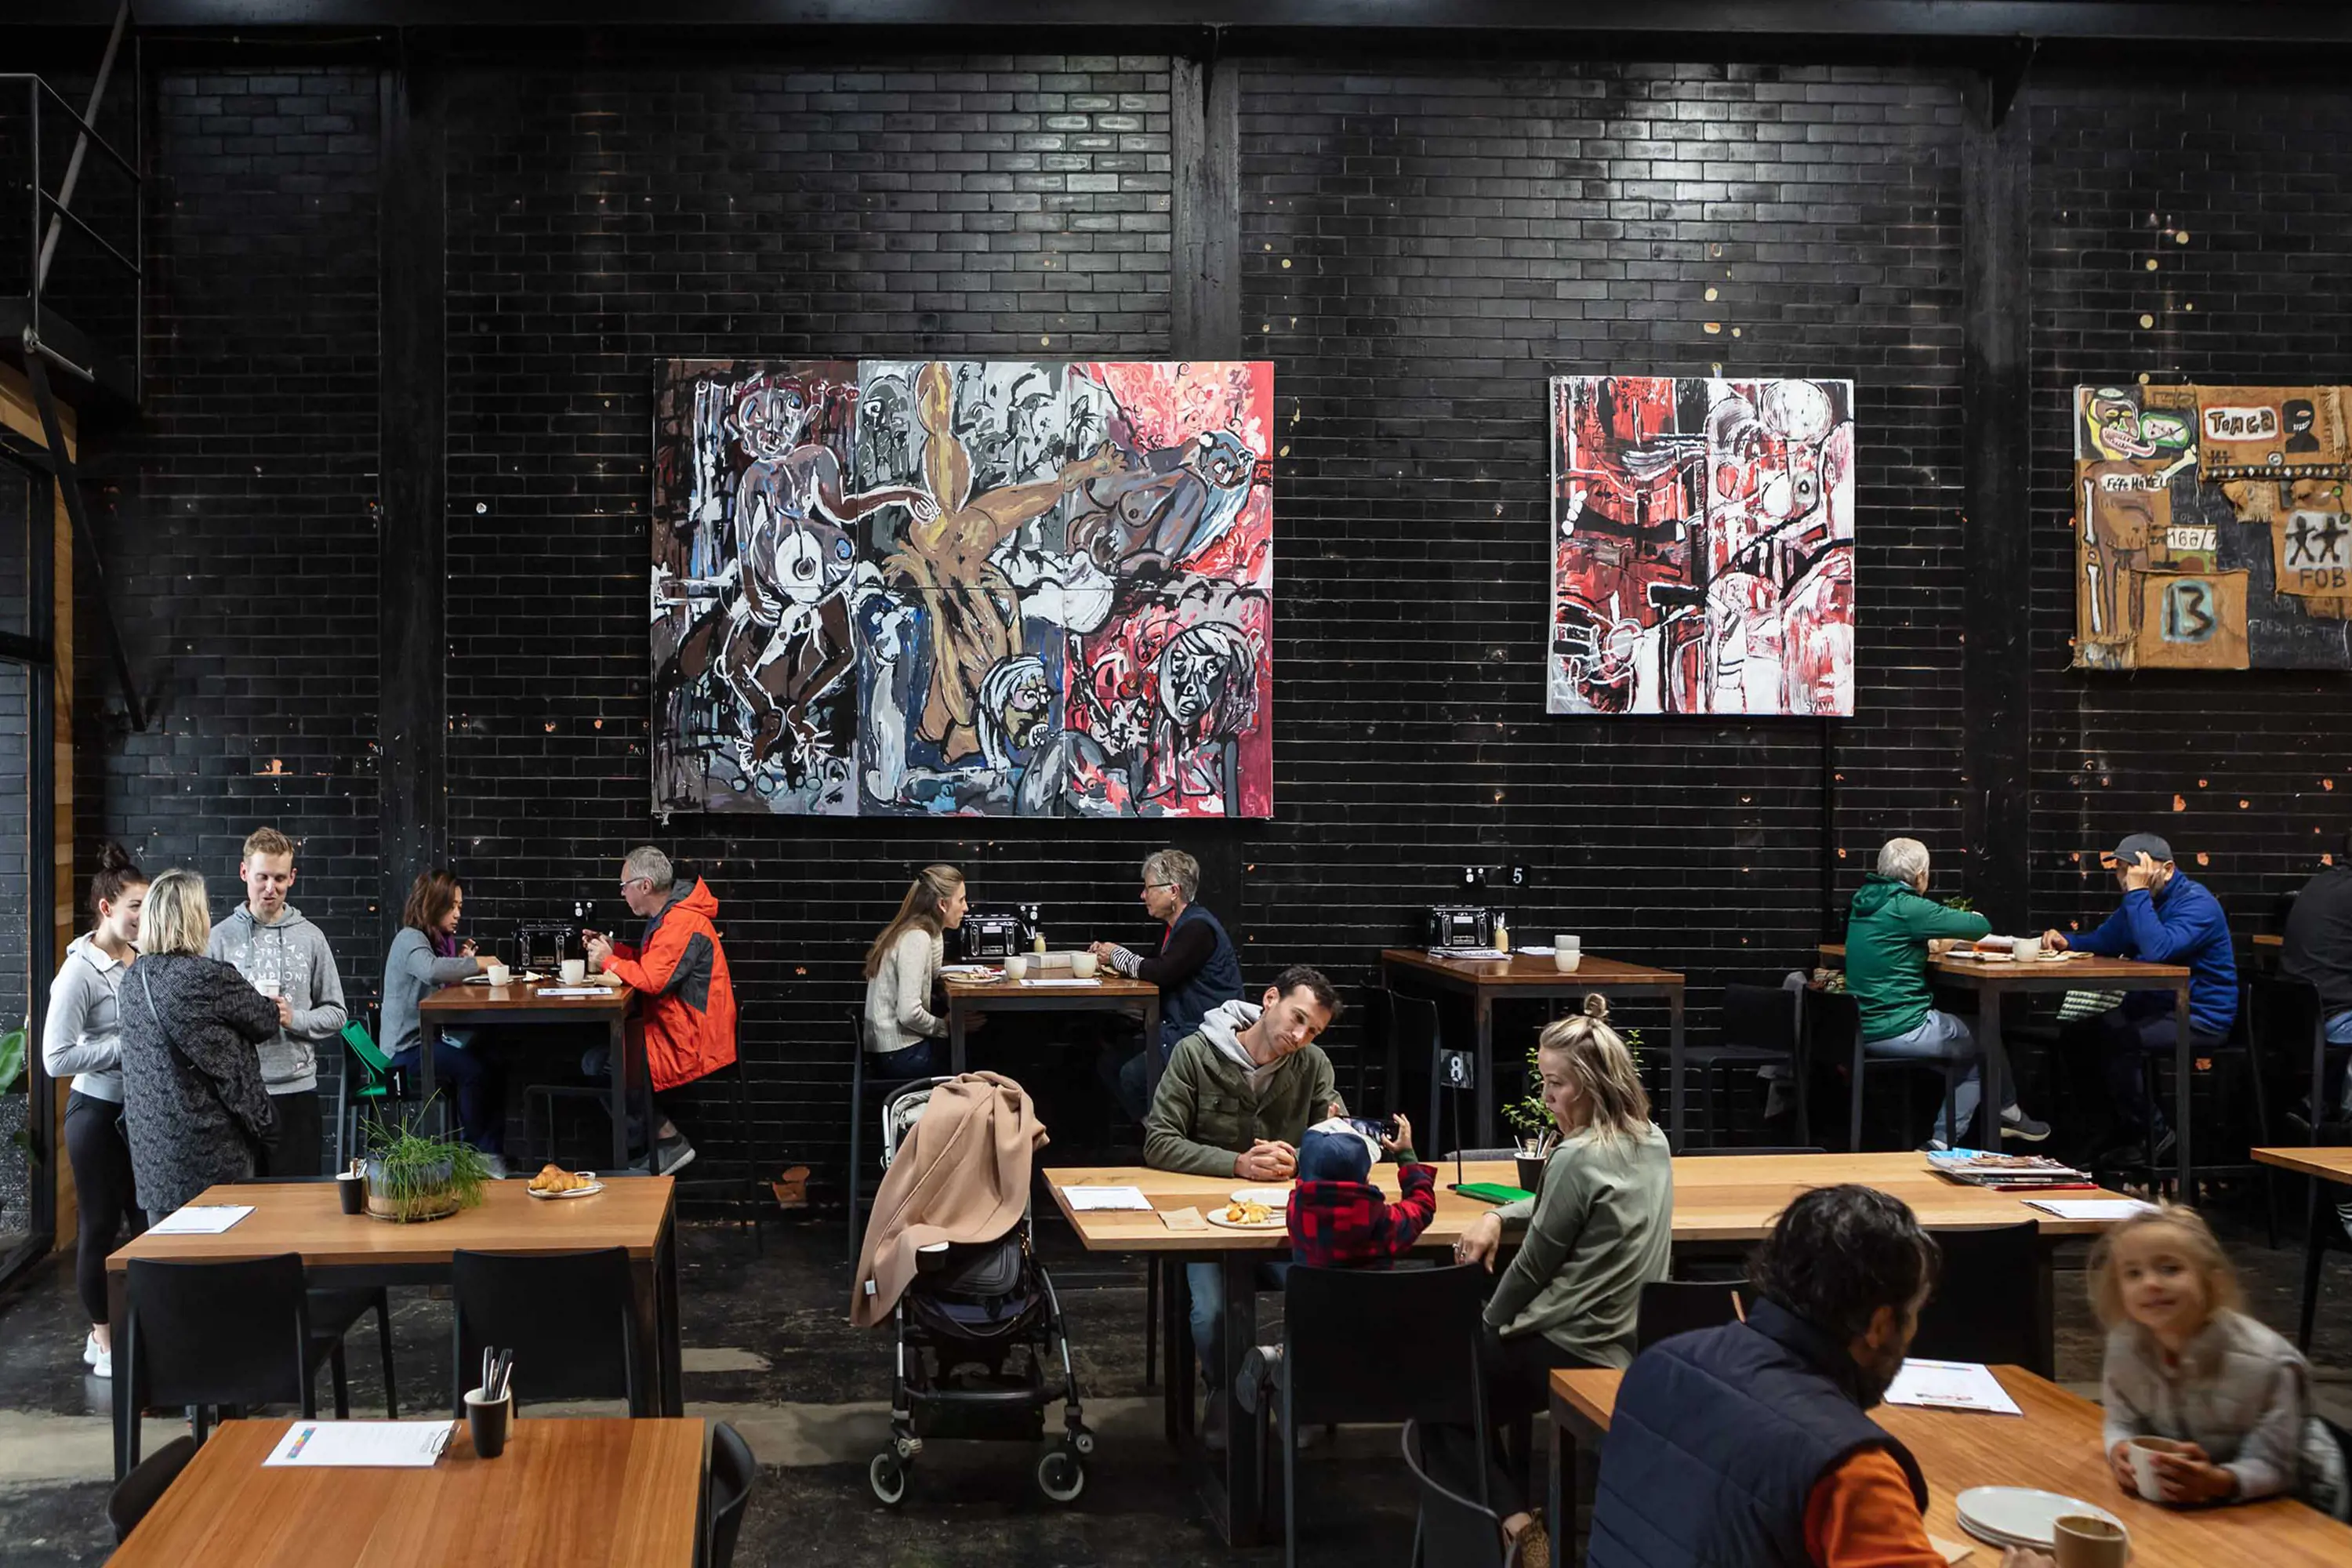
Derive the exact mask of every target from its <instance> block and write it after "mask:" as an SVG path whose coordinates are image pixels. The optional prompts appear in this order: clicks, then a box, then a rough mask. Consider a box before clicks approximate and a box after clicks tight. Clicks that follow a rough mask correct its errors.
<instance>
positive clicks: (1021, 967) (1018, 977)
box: [1004, 952, 1029, 985]
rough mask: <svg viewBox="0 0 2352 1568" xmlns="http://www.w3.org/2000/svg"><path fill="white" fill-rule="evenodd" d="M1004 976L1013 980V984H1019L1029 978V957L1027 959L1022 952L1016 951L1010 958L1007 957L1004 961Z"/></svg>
mask: <svg viewBox="0 0 2352 1568" xmlns="http://www.w3.org/2000/svg"><path fill="white" fill-rule="evenodd" d="M1004 978H1005V979H1007V980H1010V981H1012V982H1013V984H1016V985H1017V984H1020V983H1021V982H1022V981H1024V980H1026V979H1028V978H1029V961H1028V959H1026V958H1024V957H1023V956H1022V955H1021V954H1020V953H1017V952H1016V953H1014V954H1013V956H1012V957H1010V958H1008V959H1006V960H1005V961H1004Z"/></svg>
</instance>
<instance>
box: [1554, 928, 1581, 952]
mask: <svg viewBox="0 0 2352 1568" xmlns="http://www.w3.org/2000/svg"><path fill="white" fill-rule="evenodd" d="M1583 947H1584V939H1583V938H1582V937H1580V936H1570V935H1569V934H1568V933H1567V932H1566V931H1556V932H1554V933H1553V935H1552V939H1551V950H1552V952H1581V951H1582V950H1583Z"/></svg>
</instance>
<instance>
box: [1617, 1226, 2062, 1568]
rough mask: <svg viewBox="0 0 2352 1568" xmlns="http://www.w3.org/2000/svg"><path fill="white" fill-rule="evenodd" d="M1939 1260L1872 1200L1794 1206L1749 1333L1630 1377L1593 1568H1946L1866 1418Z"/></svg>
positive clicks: (1760, 1287) (1667, 1358)
mask: <svg viewBox="0 0 2352 1568" xmlns="http://www.w3.org/2000/svg"><path fill="white" fill-rule="evenodd" d="M1937 1258H1938V1253H1937V1247H1936V1243H1935V1240H1934V1238H1933V1237H1930V1236H1928V1235H1927V1232H1926V1231H1924V1230H1922V1229H1920V1228H1919V1222H1918V1221H1917V1220H1916V1218H1914V1217H1913V1215H1912V1213H1911V1211H1910V1209H1909V1208H1907V1207H1906V1206H1905V1205H1904V1204H1903V1203H1902V1201H1901V1200H1900V1199H1897V1198H1894V1197H1890V1196H1888V1195H1887V1194H1885V1193H1882V1192H1878V1191H1876V1190H1875V1189H1874V1188H1870V1187H1862V1186H1851V1185H1849V1186H1836V1187H1821V1188H1817V1189H1815V1190H1814V1191H1812V1192H1809V1193H1806V1194H1803V1195H1802V1196H1801V1197H1799V1198H1798V1199H1797V1200H1796V1201H1795V1202H1794V1203H1792V1204H1790V1205H1789V1206H1788V1208H1787V1209H1786V1210H1784V1211H1783V1212H1782V1213H1781V1215H1780V1218H1779V1220H1778V1221H1777V1222H1775V1224H1774V1225H1773V1227H1772V1234H1771V1236H1770V1237H1769V1238H1768V1239H1767V1240H1766V1241H1765V1243H1764V1245H1763V1247H1761V1248H1759V1251H1758V1252H1757V1255H1756V1259H1755V1262H1754V1263H1753V1265H1752V1266H1751V1268H1750V1271H1749V1272H1750V1282H1751V1284H1752V1285H1753V1287H1754V1289H1755V1291H1756V1294H1757V1295H1758V1297H1759V1300H1757V1302H1756V1304H1755V1306H1754V1307H1753V1308H1752V1309H1751V1310H1749V1312H1748V1321H1746V1322H1743V1323H1727V1324H1726V1325H1724V1326H1723V1327H1721V1328H1717V1329H1703V1330H1700V1331H1698V1332H1696V1333H1689V1334H1677V1335H1675V1337H1674V1338H1672V1339H1669V1340H1663V1341H1661V1342H1658V1343H1657V1344H1654V1345H1653V1346H1651V1347H1650V1348H1649V1349H1648V1350H1646V1351H1644V1352H1642V1354H1641V1355H1640V1356H1639V1357H1638V1358H1636V1359H1635V1361H1634V1363H1633V1368H1632V1370H1630V1371H1629V1372H1627V1373H1626V1374H1625V1381H1624V1384H1622V1386H1621V1388H1620V1389H1619V1391H1618V1394H1617V1404H1616V1408H1615V1411H1614V1413H1613V1414H1612V1417H1611V1420H1610V1426H1609V1440H1608V1443H1607V1446H1606V1447H1604V1448H1603V1449H1602V1450H1601V1479H1600V1490H1599V1495H1598V1497H1597V1498H1596V1499H1595V1501H1594V1505H1593V1511H1592V1545H1591V1555H1590V1556H1589V1557H1587V1558H1586V1562H1587V1563H1589V1564H1590V1565H1591V1568H1768V1565H1769V1568H1846V1565H1849V1564H1859V1563H1871V1564H1874V1565H1877V1568H1942V1563H1943V1561H1944V1559H1943V1555H1942V1553H1940V1552H1937V1550H1936V1549H1935V1547H1934V1546H1933V1545H1932V1544H1931V1543H1930V1542H1928V1539H1927V1527H1926V1525H1925V1523H1924V1522H1923V1521H1922V1520H1921V1517H1920V1516H1921V1514H1922V1512H1923V1511H1924V1510H1925V1509H1926V1508H1927V1482H1926V1480H1925V1479H1922V1478H1921V1476H1920V1474H1919V1467H1918V1465H1917V1463H1916V1461H1914V1460H1913V1459H1912V1458H1911V1455H1910V1454H1909V1452H1908V1451H1906V1449H1905V1448H1904V1447H1903V1445H1902V1444H1901V1443H1899V1442H1897V1441H1895V1438H1894V1437H1893V1436H1890V1435H1889V1434H1888V1433H1887V1432H1886V1431H1885V1429H1884V1428H1882V1427H1881V1426H1878V1424H1877V1423H1876V1422H1874V1421H1873V1420H1871V1419H1870V1417H1869V1416H1868V1415H1864V1411H1866V1410H1868V1409H1869V1408H1870V1407H1871V1406H1872V1405H1876V1404H1877V1403H1878V1401H1879V1398H1880V1396H1881V1395H1883V1394H1885V1392H1886V1385H1887V1384H1890V1383H1892V1382H1893V1381H1894V1379H1895V1373H1896V1372H1898V1371H1899V1370H1901V1368H1902V1365H1903V1358H1904V1354H1905V1352H1906V1351H1907V1350H1908V1349H1909V1348H1910V1344H1911V1336H1912V1333H1913V1331H1915V1330H1916V1328H1917V1326H1918V1319H1919V1309H1920V1308H1921V1307H1922V1306H1924V1305H1925V1304H1926V1303H1927V1295H1928V1292H1929V1291H1930V1290H1931V1289H1934V1286H1935V1280H1936V1268H1937ZM2002 1562H2003V1564H2004V1568H2035V1565H2046V1564H2047V1563H2049V1559H2048V1558H2046V1557H2043V1556H2042V1555H2041V1554H2040V1553H2038V1552H2013V1553H2011V1555H2009V1556H2007V1557H2005V1558H2003V1560H2002Z"/></svg>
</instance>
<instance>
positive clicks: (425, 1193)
mask: <svg viewBox="0 0 2352 1568" xmlns="http://www.w3.org/2000/svg"><path fill="white" fill-rule="evenodd" d="M367 1142H368V1153H367V1165H366V1170H367V1212H368V1213H369V1214H371V1215H373V1216H375V1217H376V1218H377V1219H383V1220H390V1221H392V1222H393V1223H394V1224H395V1225H409V1224H414V1223H416V1222H419V1221H423V1220H433V1219H446V1218H448V1217H449V1216H450V1215H453V1214H456V1213H457V1211H458V1210H459V1209H469V1208H472V1207H473V1206H474V1205H477V1204H478V1203H480V1202H481V1201H482V1189H483V1188H484V1187H485V1186H487V1185H488V1184H489V1180H490V1168H489V1166H488V1165H487V1164H485V1163H483V1162H482V1156H481V1155H480V1153H479V1152H477V1151H476V1150H475V1149H474V1148H473V1147H472V1146H471V1145H470V1144H467V1143H463V1142H459V1141H458V1140H457V1139H455V1138H452V1137H449V1136H447V1135H446V1134H444V1135H442V1136H439V1137H431V1136H427V1135H426V1134H425V1133H422V1132H419V1131H416V1129H415V1126H414V1125H413V1124H410V1123H406V1122H404V1123H402V1124H400V1125H398V1126H396V1127H386V1126H384V1125H383V1123H381V1122H372V1123H370V1124H369V1128H368V1141H367Z"/></svg>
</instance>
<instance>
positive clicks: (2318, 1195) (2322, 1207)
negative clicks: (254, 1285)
mask: <svg viewBox="0 0 2352 1568" xmlns="http://www.w3.org/2000/svg"><path fill="white" fill-rule="evenodd" d="M2318 1100H2319V1097H2318V1096H2317V1095H2316V1094H2314V1095H2313V1096H2312V1103H2313V1107H2314V1109H2316V1108H2317V1105H2318ZM2327 1191H2328V1189H2327V1185H2326V1183H2324V1182H2320V1181H2317V1180H2314V1181H2313V1182H2312V1184H2311V1225H2310V1232H2309V1235H2308V1237H2307V1238H2306V1240H2305V1243H2304V1251H2303V1316H2302V1317H2301V1318H2300V1319H2298V1320H2297V1321H2296V1326H2295V1331H2294V1346H2295V1349H2297V1350H2299V1351H2302V1352H2304V1353H2305V1354H2306V1355H2307V1354H2309V1353H2310V1352H2311V1326H2312V1323H2313V1321H2314V1320H2315V1318H2316V1316H2317V1315H2318V1311H2319V1270H2320V1266H2321V1265H2322V1264H2324V1263H2326V1261H2327V1222H2328V1221H2329V1220H2331V1219H2333V1218H2335V1217H2336V1210H2335V1205H2332V1204H2330V1203H2329V1202H2328V1201H2327ZM138 1418H139V1417H138V1413H137V1412H136V1411H133V1412H132V1413H131V1420H132V1421H133V1422H134V1423H135V1422H136V1421H137V1420H138ZM131 1431H132V1432H133V1433H136V1432H137V1431H138V1427H137V1426H135V1425H134V1426H132V1427H131ZM138 1457H139V1456H138V1454H137V1453H136V1452H135V1451H134V1452H133V1453H132V1454H131V1458H133V1459H134V1460H135V1459H136V1458H138Z"/></svg>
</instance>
